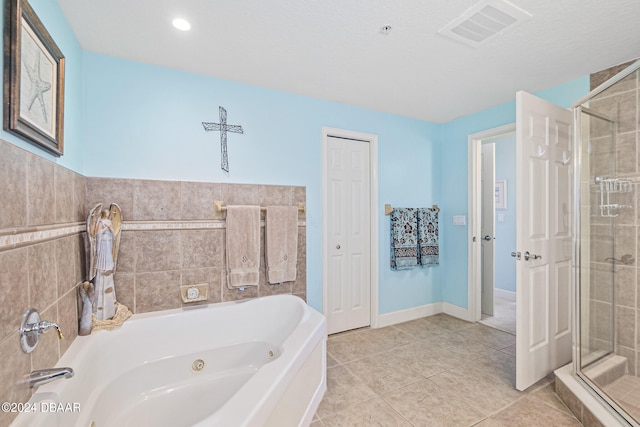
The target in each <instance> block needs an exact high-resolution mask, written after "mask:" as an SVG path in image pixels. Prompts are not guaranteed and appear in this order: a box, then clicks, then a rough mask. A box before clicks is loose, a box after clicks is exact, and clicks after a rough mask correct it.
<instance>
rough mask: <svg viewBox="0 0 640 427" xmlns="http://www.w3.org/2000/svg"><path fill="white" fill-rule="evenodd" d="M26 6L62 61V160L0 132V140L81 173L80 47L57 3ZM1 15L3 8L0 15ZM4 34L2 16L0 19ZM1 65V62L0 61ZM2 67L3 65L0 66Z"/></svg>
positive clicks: (46, 0) (42, 0)
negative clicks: (55, 47)
mask: <svg viewBox="0 0 640 427" xmlns="http://www.w3.org/2000/svg"><path fill="white" fill-rule="evenodd" d="M29 4H31V7H32V8H33V10H34V11H35V13H36V15H38V18H40V20H41V21H42V23H43V25H44V26H45V28H46V29H47V31H48V32H49V34H51V37H52V38H53V39H54V40H55V42H56V44H57V45H58V48H60V50H61V51H62V54H63V55H64V57H65V99H64V101H65V102H64V122H65V126H64V156H62V157H56V156H54V155H52V154H49V153H48V152H46V151H44V150H43V149H41V148H39V147H38V146H35V145H33V144H31V143H29V142H27V141H25V140H24V139H22V138H20V137H18V136H15V135H13V134H12V133H9V132H7V131H5V130H3V129H0V138H2V139H4V140H6V141H9V142H11V143H13V144H15V145H17V146H19V147H22V148H24V149H26V150H28V151H30V152H32V153H36V154H38V155H39V156H42V157H44V158H46V159H49V160H51V161H53V162H56V163H58V164H60V165H62V166H64V167H66V168H69V169H71V170H73V171H76V172H78V173H83V169H82V167H83V161H84V155H83V151H84V144H83V135H82V129H83V127H82V122H83V118H82V102H83V100H82V77H83V70H82V56H83V50H82V48H81V47H80V44H79V43H78V41H77V39H76V37H75V35H74V34H73V31H72V30H71V27H70V26H69V23H68V22H67V18H66V17H65V16H64V14H63V13H62V10H61V9H60V6H59V5H58V2H56V1H51V0H30V1H29ZM0 13H2V14H3V15H4V8H2V11H0ZM1 25H2V26H3V31H4V16H3V19H2V24H1ZM0 61H4V59H3V58H2V59H0ZM3 65H4V64H3Z"/></svg>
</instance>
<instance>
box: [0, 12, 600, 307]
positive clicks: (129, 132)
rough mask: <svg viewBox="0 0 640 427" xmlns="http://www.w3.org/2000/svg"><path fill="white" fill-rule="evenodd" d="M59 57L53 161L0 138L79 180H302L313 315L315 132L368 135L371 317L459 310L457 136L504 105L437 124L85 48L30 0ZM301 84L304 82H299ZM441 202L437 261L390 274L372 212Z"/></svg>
mask: <svg viewBox="0 0 640 427" xmlns="http://www.w3.org/2000/svg"><path fill="white" fill-rule="evenodd" d="M31 3H32V5H33V7H34V9H35V11H36V13H37V14H38V15H39V17H40V18H41V20H42V21H43V23H44V25H45V26H46V27H47V28H48V30H49V32H50V33H51V35H52V36H53V38H54V39H55V40H56V42H57V43H58V46H59V47H60V49H61V50H62V52H63V53H64V55H65V57H66V88H65V89H66V90H65V154H64V156H63V157H61V158H56V157H54V156H51V155H48V154H46V153H45V152H44V151H42V150H40V149H38V148H37V147H35V146H33V145H31V144H29V143H27V142H24V141H23V140H21V139H19V138H17V137H15V136H13V135H11V134H9V133H7V132H4V131H1V132H2V133H1V134H0V137H2V138H3V139H6V140H8V141H10V142H12V143H14V144H16V145H18V146H20V147H23V148H25V149H27V150H29V151H31V152H34V153H37V154H39V155H41V156H42V157H45V158H49V159H50V160H52V161H55V162H57V163H59V164H61V165H63V166H65V167H68V168H70V169H72V170H74V171H77V172H79V173H83V174H85V175H87V176H102V177H123V178H146V179H169V180H193V181H215V182H237V183H263V184H282V185H304V186H306V187H307V209H308V216H307V236H308V239H307V260H308V261H307V262H308V271H307V280H308V289H307V292H308V298H309V302H310V304H311V305H312V306H314V307H315V308H317V309H321V305H322V277H321V265H322V262H321V259H322V254H321V232H322V230H321V224H322V218H321V214H320V213H321V188H322V183H321V144H320V136H321V128H322V127H323V126H329V127H335V128H343V129H348V130H354V131H360V132H365V133H371V134H376V135H378V137H379V152H378V157H379V169H378V177H379V180H378V184H379V194H378V198H379V205H380V206H379V208H378V209H379V212H378V213H379V215H380V224H379V230H378V231H379V238H380V245H379V248H380V249H379V252H378V260H379V264H380V266H379V296H380V305H379V310H378V311H379V313H389V312H393V311H396V310H401V309H406V308H411V307H417V306H421V305H424V304H429V303H432V302H439V301H446V302H449V303H452V304H455V305H459V306H461V307H466V305H467V301H466V300H467V228H466V226H463V227H459V226H457V227H454V226H453V225H452V224H451V217H452V215H456V214H462V215H467V214H468V213H467V135H468V134H470V133H474V132H478V131H481V130H485V129H489V128H493V127H496V126H500V125H503V124H507V123H511V122H513V121H514V119H515V111H514V110H515V108H514V103H513V102H510V103H507V104H504V105H501V106H498V107H495V108H491V109H489V110H486V111H482V112H480V113H477V114H474V115H472V116H469V117H464V118H461V119H459V120H456V121H454V122H451V123H447V124H444V125H436V124H432V123H427V122H423V121H419V120H413V119H408V118H404V117H400V116H395V115H390V114H384V113H380V112H376V111H372V110H368V109H363V108H356V107H351V106H347V105H343V104H339V103H333V102H326V101H322V100H318V99H313V98H308V97H303V96H297V95H293V94H288V93H284V92H279V91H274V90H269V89H265V88H260V87H256V86H251V85H245V84H240V83H235V82H231V81H225V80H221V79H215V78H211V77H205V76H201V75H196V74H190V73H186V72H182V71H176V70H172V69H167V68H161V67H155V66H151V65H146V64H142V63H136V62H132V61H126V60H122V59H117V58H112V57H107V56H103V55H98V54H94V53H89V52H84V51H83V50H82V49H81V47H80V45H79V43H78V42H77V40H76V38H75V37H74V35H73V31H72V30H71V29H70V27H69V25H68V23H67V21H66V19H65V17H64V15H63V13H62V11H61V9H60V8H59V6H58V4H57V2H53V1H51V0H32V1H31ZM309 84H313V83H312V82H310V83H309ZM587 92H588V78H587V77H585V78H581V79H578V80H575V81H572V82H569V83H567V84H564V85H561V86H558V87H555V88H552V89H549V90H547V91H543V92H540V93H539V95H540V96H542V97H543V98H546V99H549V100H551V101H553V102H556V103H559V104H560V105H563V106H568V105H569V104H571V102H573V101H574V100H576V99H578V98H580V97H581V96H582V95H584V94H585V93H587ZM219 105H222V106H224V107H225V108H226V109H227V111H228V114H229V117H228V119H229V123H230V124H240V125H242V126H243V127H244V130H245V134H244V135H236V134H229V161H230V167H231V173H230V174H229V175H226V174H224V173H223V172H222V171H221V170H220V143H219V134H218V133H215V132H209V133H207V132H204V130H203V129H202V126H201V124H200V123H201V122H202V121H217V120H218V106H219ZM385 203H390V204H392V205H393V206H430V205H432V204H438V205H440V208H441V212H440V243H441V265H440V266H439V267H433V268H428V269H417V270H408V271H401V272H392V271H390V269H389V251H388V248H389V220H388V217H385V216H384V213H383V206H384V204H385Z"/></svg>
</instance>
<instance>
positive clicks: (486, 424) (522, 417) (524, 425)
mask: <svg viewBox="0 0 640 427" xmlns="http://www.w3.org/2000/svg"><path fill="white" fill-rule="evenodd" d="M581 425H582V424H580V422H579V421H578V420H577V419H576V418H575V417H573V416H572V415H569V414H567V413H566V412H563V411H558V410H556V409H554V408H552V407H550V406H548V405H546V404H545V403H544V402H542V401H540V400H539V399H536V398H534V397H531V396H527V397H525V398H523V399H520V400H518V401H517V402H516V403H514V404H513V405H511V406H509V407H507V408H506V409H504V410H502V411H500V412H498V413H497V414H495V415H492V416H491V417H489V418H487V419H486V420H484V421H483V422H481V423H479V424H477V426H478V427H513V426H518V427H540V426H553V427H573V426H581Z"/></svg>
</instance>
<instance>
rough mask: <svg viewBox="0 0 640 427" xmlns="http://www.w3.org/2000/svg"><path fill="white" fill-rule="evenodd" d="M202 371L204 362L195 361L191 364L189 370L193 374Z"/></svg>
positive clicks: (200, 360)
mask: <svg viewBox="0 0 640 427" xmlns="http://www.w3.org/2000/svg"><path fill="white" fill-rule="evenodd" d="M203 369H204V360H202V359H196V360H194V361H193V363H192V364H191V370H192V371H193V372H200V371H202V370H203Z"/></svg>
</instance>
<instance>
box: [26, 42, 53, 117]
mask: <svg viewBox="0 0 640 427" xmlns="http://www.w3.org/2000/svg"><path fill="white" fill-rule="evenodd" d="M24 66H25V68H26V69H27V74H28V75H29V80H31V98H30V99H29V107H28V108H29V111H31V108H32V107H33V103H34V102H36V99H37V100H38V101H39V102H40V108H42V115H43V116H44V121H45V122H47V108H46V107H45V104H44V97H43V96H42V94H43V93H45V92H46V91H48V90H50V89H51V83H49V82H45V81H44V80H42V79H41V78H40V54H39V53H38V57H37V58H36V61H35V64H34V67H33V68H31V67H29V65H27V64H26V63H25V64H24Z"/></svg>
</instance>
